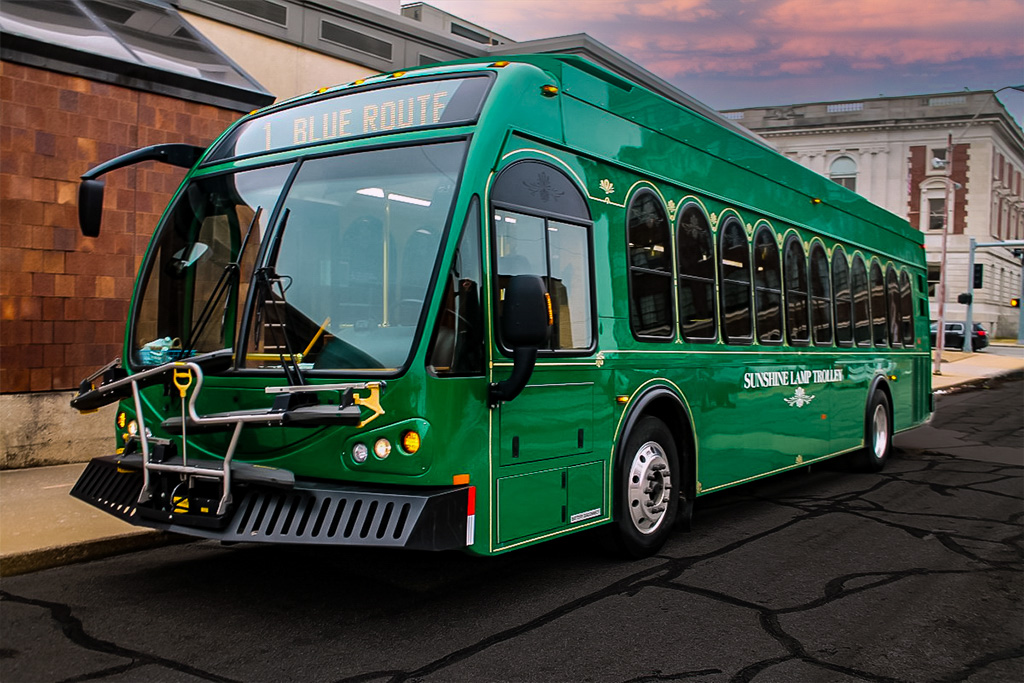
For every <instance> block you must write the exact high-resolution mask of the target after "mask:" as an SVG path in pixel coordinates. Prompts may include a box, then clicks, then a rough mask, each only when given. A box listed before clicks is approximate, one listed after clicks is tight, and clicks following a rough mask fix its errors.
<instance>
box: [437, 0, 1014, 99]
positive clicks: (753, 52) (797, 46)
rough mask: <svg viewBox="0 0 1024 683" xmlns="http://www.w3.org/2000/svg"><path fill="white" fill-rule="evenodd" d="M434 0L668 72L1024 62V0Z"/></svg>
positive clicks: (523, 35)
mask: <svg viewBox="0 0 1024 683" xmlns="http://www.w3.org/2000/svg"><path fill="white" fill-rule="evenodd" d="M428 2H430V3H431V4H433V5H435V6H436V7H438V8H440V9H443V10H445V11H448V12H452V13H453V14H456V15H459V16H462V17H463V18H465V19H468V20H470V21H473V22H476V23H479V24H481V25H483V26H486V27H488V28H490V29H492V30H494V31H497V32H498V33H502V34H505V35H508V36H509V37H511V38H513V39H517V40H530V39H534V38H547V37H552V36H558V35H566V34H572V33H581V32H586V33H588V34H590V35H591V36H593V37H594V38H596V39H597V40H600V41H602V42H604V43H606V44H608V45H609V46H611V47H612V48H613V49H616V50H618V51H620V52H622V53H623V54H624V55H626V56H627V57H629V58H631V59H633V60H635V61H637V62H639V63H640V64H642V65H644V66H645V67H646V68H648V69H651V70H652V71H655V72H656V73H658V74H659V75H662V76H664V77H667V78H671V77H673V76H677V75H679V74H694V73H702V72H708V73H725V74H753V73H758V74H771V73H777V74H793V75H795V74H805V75H806V74H810V73H813V72H815V71H816V70H828V69H830V68H833V69H834V68H836V66H837V64H845V65H846V68H848V69H851V70H865V71H878V70H881V69H884V68H886V67H887V66H891V65H893V64H897V65H920V66H926V65H944V64H951V63H955V62H957V61H960V60H970V59H983V58H992V57H996V58H1003V59H1006V58H1010V59H1011V60H1012V59H1016V60H1018V63H1019V64H1020V65H1021V66H1024V41H1022V40H1021V28H1022V27H1024V3H1022V2H1021V1H1020V0H944V1H943V2H940V3H932V4H929V5H927V6H922V5H920V4H919V3H909V2H894V1H893V0H779V1H778V2H767V1H765V0H733V1H732V2H724V1H723V0H632V1H627V0H428ZM1017 80H1019V79H1017Z"/></svg>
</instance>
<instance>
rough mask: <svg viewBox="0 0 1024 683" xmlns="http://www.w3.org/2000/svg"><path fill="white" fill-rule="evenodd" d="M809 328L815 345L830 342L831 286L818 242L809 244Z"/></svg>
mask: <svg viewBox="0 0 1024 683" xmlns="http://www.w3.org/2000/svg"><path fill="white" fill-rule="evenodd" d="M811 330H812V333H813V337H814V345H815V346H831V344H832V288H831V286H830V283H829V279H828V256H827V255H826V254H825V247H823V246H822V245H821V243H820V242H815V243H814V244H813V245H812V246H811Z"/></svg>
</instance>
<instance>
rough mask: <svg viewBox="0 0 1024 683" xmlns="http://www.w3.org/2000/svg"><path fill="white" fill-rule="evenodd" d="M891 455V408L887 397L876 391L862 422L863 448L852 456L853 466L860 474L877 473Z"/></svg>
mask: <svg viewBox="0 0 1024 683" xmlns="http://www.w3.org/2000/svg"><path fill="white" fill-rule="evenodd" d="M891 454H892V408H891V406H890V404H889V397H888V396H886V395H885V393H884V392H882V391H876V392H875V393H874V395H873V396H872V397H871V401H870V402H869V403H868V409H867V412H866V413H865V420H864V448H863V450H861V451H858V452H857V453H855V454H854V458H853V466H854V468H855V469H857V470H859V471H861V472H878V471H880V470H881V469H882V468H883V467H885V463H886V461H887V460H888V459H889V456H890V455H891Z"/></svg>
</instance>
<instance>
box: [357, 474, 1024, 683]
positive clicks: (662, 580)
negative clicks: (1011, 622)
mask: <svg viewBox="0 0 1024 683" xmlns="http://www.w3.org/2000/svg"><path fill="white" fill-rule="evenodd" d="M929 457H931V456H929ZM945 457H948V456H945ZM942 464H943V463H942V462H935V461H933V462H929V463H925V465H926V467H925V468H924V471H934V470H937V469H939V468H940V467H941V465H942ZM986 469H987V470H988V471H986V472H983V473H977V474H985V475H988V476H990V477H992V478H991V479H989V480H987V481H986V483H994V482H1003V481H1008V480H1011V479H1019V478H1020V472H1021V470H1022V469H1024V468H1021V467H1015V466H1007V465H991V466H990V467H987V468H986ZM941 471H942V472H943V473H946V472H949V471H951V470H946V469H944V468H943V469H942V470H941ZM1002 471H1014V472H1016V473H1017V476H1016V477H1014V476H1011V475H1009V474H1006V475H1005V476H996V473H997V472H1002ZM960 473H969V474H975V472H966V471H961V472H960ZM906 474H914V475H918V474H920V471H917V472H914V471H911V472H906V473H893V474H884V473H883V474H881V475H879V476H882V477H883V479H882V481H877V482H874V483H872V484H871V485H869V486H867V487H865V488H863V489H860V490H856V491H847V492H844V493H842V494H839V495H836V496H834V497H829V498H815V497H810V496H803V497H797V498H795V499H793V498H784V497H783V498H772V499H768V498H761V497H758V496H756V495H750V494H748V495H746V496H744V498H746V499H749V500H755V501H759V502H769V503H773V504H776V505H780V506H785V507H790V508H792V509H795V510H797V511H799V512H800V513H801V514H799V515H797V516H795V517H794V518H792V519H790V520H788V521H787V522H784V523H782V524H779V525H777V526H775V527H773V528H771V529H767V530H765V531H762V532H760V533H757V534H753V535H750V536H748V537H746V538H743V539H740V540H737V541H734V542H732V543H729V544H727V545H724V546H722V547H720V548H718V549H716V550H714V551H711V552H708V553H705V554H702V555H694V556H687V557H681V558H673V557H666V556H663V555H659V556H658V557H659V558H661V559H664V560H665V562H664V563H662V564H660V565H657V566H655V567H650V568H647V569H645V570H643V571H640V572H637V573H635V574H632V575H630V576H627V577H625V578H623V579H620V580H619V581H617V582H615V583H614V584H612V585H610V586H607V587H605V588H603V589H601V590H598V591H595V592H593V593H590V594H588V595H585V596H582V597H580V598H577V599H575V600H573V601H570V602H567V603H565V604H563V605H560V606H559V607H557V608H555V609H553V610H550V611H548V612H546V613H544V614H542V615H540V616H538V617H535V618H534V619H531V620H530V621H527V622H525V623H523V624H521V625H519V626H515V627H512V628H509V629H506V630H504V631H501V632H499V633H495V634H492V635H490V636H488V637H487V638H484V639H483V640H480V641H478V642H476V643H474V644H472V645H469V646H467V647H464V648H461V649H459V650H455V651H453V652H450V653H448V654H447V655H445V656H444V657H441V658H438V659H435V660H434V661H432V662H429V663H427V664H424V665H423V666H420V667H418V668H416V669H413V670H410V671H403V670H382V671H374V672H366V673H364V674H360V675H358V676H350V677H345V678H341V679H337V683H356V682H357V681H371V680H386V681H387V682H388V683H402V682H404V681H417V680H420V679H422V678H423V677H427V676H430V675H431V674H434V673H437V672H439V671H441V670H443V669H446V668H448V667H450V666H452V665H454V664H456V663H458V662H461V661H464V660H467V659H469V658H470V657H473V656H474V655H477V654H479V653H481V652H483V651H484V650H487V649H488V648H491V647H494V646H496V645H499V644H502V643H506V642H509V641H511V640H514V639H516V638H518V637H520V636H523V635H525V634H528V633H530V632H532V631H534V630H536V629H538V628H540V627H542V626H545V625H547V624H550V623H552V622H554V621H556V620H558V619H560V618H562V617H564V616H566V615H568V614H571V613H573V612H575V611H577V610H579V609H581V608H584V607H587V606H590V605H593V604H595V603H597V602H599V601H601V600H604V599H606V598H609V597H614V596H625V597H630V596H634V595H636V594H637V593H639V592H640V591H641V590H643V589H644V588H647V587H657V588H662V589H670V590H676V591H683V592H688V593H691V594H694V595H698V596H701V597H704V598H707V599H710V600H714V601H717V602H720V603H724V604H728V605H731V606H734V607H739V608H742V609H747V610H752V611H755V612H757V613H758V616H759V620H760V624H761V628H762V630H763V631H764V632H765V633H766V634H767V635H769V636H770V637H771V638H773V639H774V640H775V641H776V642H778V643H779V644H780V645H781V646H782V647H783V648H784V650H785V651H787V652H788V653H789V654H786V655H783V656H780V657H774V658H770V659H765V660H762V661H758V662H754V663H751V664H749V665H747V666H746V667H744V668H743V669H741V670H740V671H739V672H737V673H736V674H735V675H734V676H733V677H732V679H731V681H732V682H733V683H749V682H750V681H753V680H754V678H755V677H756V676H758V675H760V674H761V673H763V672H764V671H766V670H768V669H770V668H772V667H775V666H778V665H779V664H784V663H787V662H791V661H794V660H799V661H801V662H804V663H805V664H808V665H811V666H816V667H819V668H821V669H824V670H827V671H831V672H835V673H839V674H843V675H845V676H848V677H851V678H854V679H859V680H864V681H877V682H879V683H900V682H901V681H902V680H903V679H898V678H892V677H888V676H883V675H879V674H875V673H872V672H870V671H864V670H860V669H855V668H852V667H846V666H841V665H837V664H834V663H832V662H829V661H828V660H826V659H823V658H821V657H818V656H814V655H811V654H810V653H808V651H807V648H806V647H805V646H804V645H803V644H802V643H801V642H800V641H799V640H798V639H797V638H795V637H794V636H792V635H791V634H789V633H787V632H786V631H785V629H784V628H783V627H782V626H781V624H780V623H779V616H780V615H788V614H797V613H800V612H804V611H808V610H812V609H817V608H820V607H823V606H825V605H828V604H830V603H832V602H834V601H837V600H841V599H844V598H847V597H850V596H852V595H856V594H858V593H863V592H866V591H871V590H875V589H878V588H881V587H883V586H887V585H889V584H892V583H895V582H898V581H902V580H905V579H908V578H912V577H921V576H935V575H968V574H981V573H989V572H997V571H1002V572H1005V571H1007V570H1013V571H1018V572H1019V571H1020V565H1021V559H1022V558H1024V550H1022V549H1021V548H1019V547H1014V546H1013V545H1012V543H1013V542H1014V541H1015V540H1018V539H1019V538H1021V534H1019V533H1018V534H1015V535H1014V536H1010V537H1008V538H1005V539H1002V540H1001V541H991V540H989V539H982V538H975V537H972V536H970V535H968V534H962V533H957V532H953V531H936V530H934V529H927V528H921V527H914V526H912V525H910V524H905V523H900V522H895V521H893V520H888V519H879V518H878V517H875V516H872V514H870V513H868V512H865V511H863V510H858V509H857V508H856V507H855V506H854V505H852V504H853V503H856V504H861V505H863V504H865V503H867V504H868V505H870V506H871V508H872V509H871V511H870V512H875V513H888V514H893V515H908V516H915V515H917V516H922V517H929V518H932V519H935V518H940V519H942V518H944V519H949V520H951V521H953V520H955V521H961V522H985V523H989V524H993V525H1008V526H1013V525H1015V524H1017V523H1018V522H1019V520H1020V518H1021V516H1022V515H1021V514H1014V515H1012V516H1011V518H1010V519H1009V520H1001V519H991V518H987V517H982V516H976V515H949V514H929V513H912V512H911V513H905V512H902V511H894V510H888V509H886V508H885V506H883V505H881V504H879V503H877V502H875V501H865V500H864V496H866V495H868V494H871V493H874V492H877V491H881V490H883V489H885V488H886V487H888V486H890V485H892V484H894V483H902V484H909V485H913V486H922V487H926V488H929V489H930V490H934V488H933V484H934V482H928V481H923V480H917V479H913V478H907V477H906V476H904V475H906ZM946 488H948V489H955V488H956V487H952V486H949V487H946ZM935 492H936V493H939V492H938V491H935ZM976 493H980V494H984V495H999V494H998V493H995V492H991V491H985V490H979V491H976ZM940 495H949V494H940ZM1016 498H1017V499H1019V497H1016ZM741 500H742V499H741ZM735 504H736V503H732V505H735ZM727 507H728V506H727ZM834 514H846V515H854V516H856V517H859V518H862V519H865V520H867V521H871V522H875V523H878V524H882V525H885V526H888V527H891V528H894V529H897V530H899V531H902V532H904V533H907V534H909V535H911V536H912V537H914V538H917V539H926V538H929V537H934V538H935V539H936V540H937V541H938V542H939V543H941V544H942V545H943V547H944V548H946V549H947V550H949V551H950V552H952V553H955V554H957V555H959V556H961V557H963V558H965V559H967V560H968V561H970V562H972V563H976V564H980V565H982V566H980V567H978V568H977V569H963V570H938V569H927V568H923V567H919V568H912V569H906V570H902V571H895V572H860V573H852V574H847V575H844V576H840V577H836V578H834V579H832V580H830V581H829V582H828V583H827V584H826V586H825V590H824V595H822V596H821V597H820V598H817V599H815V600H812V601H809V602H807V603H804V604H801V605H796V606H790V607H783V608H776V609H771V608H767V607H765V606H763V605H758V604H756V603H752V602H749V601H746V600H743V599H741V598H738V597H736V596H732V595H729V594H726V593H721V592H718V591H712V590H709V589H705V588H700V587H697V586H692V585H687V584H681V583H677V582H675V581H676V579H678V578H680V577H681V576H682V574H683V573H684V572H685V571H686V569H688V568H689V567H691V566H693V565H695V564H698V563H700V562H705V561H707V560H711V559H714V558H716V557H721V556H724V555H726V554H728V553H730V552H732V551H734V550H737V549H738V548H741V547H743V546H746V545H749V544H751V543H754V542H756V541H759V540H762V539H764V538H768V537H770V536H772V535H775V534H777V533H779V532H781V531H783V530H785V529H788V528H790V527H792V526H795V525H798V524H801V523H804V522H807V521H809V520H811V519H814V518H819V517H824V516H827V515H834ZM958 538H959V539H970V540H974V541H976V542H978V543H982V544H994V543H998V544H1000V545H1001V546H1002V547H1009V548H1011V549H1012V550H1013V551H1014V554H1015V556H1016V559H1015V560H1012V561H1010V560H1007V561H1001V560H992V559H989V558H985V557H982V556H980V555H978V554H977V553H975V552H972V551H971V550H969V549H967V548H965V547H963V546H962V545H960V543H958V542H957V541H956V539H958ZM868 577H877V580H875V581H872V582H869V583H866V584H862V585H858V586H854V587H850V588H848V587H846V584H847V583H849V582H850V581H853V580H857V579H863V578H868ZM1021 650H1024V648H1020V649H1014V650H1009V651H1005V652H999V653H994V654H990V655H986V656H983V657H980V658H978V659H976V660H974V661H972V662H970V663H968V664H967V665H966V666H965V667H964V669H963V670H961V671H960V672H957V673H954V674H951V675H950V676H949V677H947V679H943V680H949V681H961V680H965V679H966V678H968V677H969V676H971V675H973V674H974V673H977V672H978V671H981V670H982V669H984V667H986V666H988V665H990V664H992V663H994V662H997V661H1001V660H1004V659H1011V658H1013V657H1016V656H1019V655H1020V653H1021ZM716 673H721V671H720V670H700V671H696V672H682V673H679V674H663V673H661V672H653V673H651V674H648V675H644V676H641V677H638V678H631V679H629V680H628V681H625V682H624V683H635V682H637V681H652V682H653V681H665V680H669V681H671V680H682V678H683V677H685V678H693V677H700V676H705V675H712V674H716ZM907 680H909V679H907Z"/></svg>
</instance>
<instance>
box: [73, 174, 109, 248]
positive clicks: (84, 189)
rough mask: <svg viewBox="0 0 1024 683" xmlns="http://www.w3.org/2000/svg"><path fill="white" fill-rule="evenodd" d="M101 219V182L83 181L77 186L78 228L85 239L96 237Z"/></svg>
mask: <svg viewBox="0 0 1024 683" xmlns="http://www.w3.org/2000/svg"><path fill="white" fill-rule="evenodd" d="M102 219H103V181H102V180H83V181H82V184H81V185H79V186H78V227H79V228H81V230H82V234H83V235H85V236H86V237H97V236H98V235H99V234H100V221H101V220H102Z"/></svg>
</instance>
